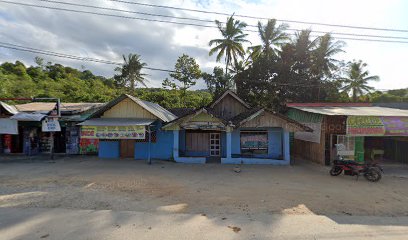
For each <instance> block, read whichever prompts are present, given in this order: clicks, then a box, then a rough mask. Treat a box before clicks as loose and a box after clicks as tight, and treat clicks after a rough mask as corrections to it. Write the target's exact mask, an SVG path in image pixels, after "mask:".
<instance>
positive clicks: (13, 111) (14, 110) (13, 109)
mask: <svg viewBox="0 0 408 240" xmlns="http://www.w3.org/2000/svg"><path fill="white" fill-rule="evenodd" d="M0 105H1V107H3V108H4V110H6V111H7V112H8V113H9V114H16V113H18V110H17V108H16V107H14V106H12V105H9V104H7V103H5V102H1V101H0Z"/></svg>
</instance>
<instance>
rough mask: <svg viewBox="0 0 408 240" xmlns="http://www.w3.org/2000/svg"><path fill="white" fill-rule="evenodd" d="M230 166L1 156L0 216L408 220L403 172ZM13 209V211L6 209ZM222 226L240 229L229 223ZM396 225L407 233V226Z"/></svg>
mask: <svg viewBox="0 0 408 240" xmlns="http://www.w3.org/2000/svg"><path fill="white" fill-rule="evenodd" d="M233 168H234V166H233V165H217V164H207V165H185V164H176V163H170V162H155V163H154V164H153V165H147V164H145V162H141V161H130V160H118V159H116V160H97V159H96V158H83V157H81V158H67V159H62V160H61V159H58V160H56V161H53V162H48V161H33V162H32V161H18V162H12V161H1V162H0V216H5V214H6V213H8V214H9V216H10V217H12V216H14V215H15V214H17V213H18V212H19V211H22V212H24V213H25V212H26V211H25V210H27V211H28V210H30V211H35V210H33V209H45V210H46V209H50V210H52V209H56V210H58V209H59V210H61V211H62V209H64V210H65V211H68V210H71V211H73V212H74V211H77V212H78V211H79V212H80V211H82V210H97V211H101V212H106V211H107V210H108V211H110V210H112V211H110V213H112V212H115V213H117V212H123V211H125V212H126V211H131V212H134V213H135V214H136V213H138V214H142V213H144V214H153V215H155V216H156V217H157V216H162V215H163V214H164V215H165V216H167V217H170V216H173V217H175V218H177V217H181V216H190V218H194V219H201V218H200V217H205V219H206V218H210V219H213V218H216V219H217V221H221V222H222V221H223V220H227V219H230V218H231V217H232V216H233V218H236V219H241V220H240V221H241V222H240V224H238V225H239V226H238V227H237V228H244V227H243V225H244V226H245V224H254V222H259V221H260V222H261V223H262V222H269V221H270V220H264V221H262V219H275V218H276V216H285V217H289V218H290V217H291V216H292V217H296V219H299V218H300V219H303V218H304V217H306V218H307V217H311V218H312V217H315V218H316V219H315V220H316V221H317V222H319V221H320V220H319V219H318V217H325V218H327V217H328V216H335V217H338V218H348V217H354V216H366V217H372V218H375V217H383V218H389V219H394V218H395V217H397V218H400V219H401V218H403V219H404V221H403V223H399V224H397V225H405V224H408V218H407V216H408V190H407V185H408V178H405V177H392V176H385V177H384V178H383V179H382V180H381V181H380V182H378V183H371V182H368V181H366V180H365V179H364V178H360V179H359V180H358V181H356V180H355V178H353V177H349V176H339V177H331V176H329V175H328V173H327V170H326V169H325V168H323V167H320V166H317V165H313V164H305V163H303V164H298V165H295V166H294V167H291V166H283V167H277V166H260V165H244V166H241V172H240V173H236V172H234V171H233ZM385 170H386V169H385ZM7 209H9V210H7ZM11 209H13V210H14V211H17V212H16V213H15V214H12V213H10V212H7V211H11ZM45 210H41V211H43V212H46V211H45ZM4 211H6V212H4ZM38 211H39V210H38ZM28 212H29V211H28ZM91 212H92V211H91ZM3 213H4V214H3ZM78 214H79V213H78ZM79 215H81V214H79ZM125 215H126V214H125ZM178 215H180V216H178ZM181 218H183V217H181ZM224 218H225V219H224ZM22 219H23V218H22ZM243 219H245V221H246V223H245V221H244V220H243ZM330 219H333V217H330ZM405 220H406V221H405ZM16 221H17V220H16ZM271 221H272V220H271ZM392 221H394V220H392ZM305 222H308V221H305ZM347 222H349V220H347ZM4 224H5V223H4V222H3V223H2V222H1V217H0V234H1V229H3V230H10V227H11V226H8V225H7V224H6V227H3V228H2V226H4ZM264 224H265V223H264ZM224 225H225V224H224ZM385 225H386V224H385ZM391 225H392V224H391ZM144 227H145V226H144ZM226 227H227V228H228V229H229V230H230V232H233V233H237V234H238V233H239V232H240V230H238V229H236V228H234V227H235V225H234V224H232V223H231V225H226ZM331 228H332V227H331ZM334 228H336V227H334ZM143 229H144V228H143ZM234 230H235V231H236V232H234ZM398 231H403V232H404V231H405V232H404V233H406V234H408V229H407V228H404V229H402V230H401V229H398ZM187 233H188V231H187ZM270 236H272V235H270ZM307 236H309V235H307ZM310 236H312V235H310ZM40 237H41V236H40ZM16 239H18V238H16ZM23 239H24V238H23ZM96 239H99V238H96ZM112 239H113V238H112ZM203 239H205V238H203ZM242 239H245V238H242ZM246 239H248V238H246ZM254 239H259V238H254ZM283 239H286V238H283Z"/></svg>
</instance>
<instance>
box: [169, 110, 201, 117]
mask: <svg viewBox="0 0 408 240" xmlns="http://www.w3.org/2000/svg"><path fill="white" fill-rule="evenodd" d="M169 111H170V112H171V113H173V114H174V115H176V116H177V117H178V118H179V117H183V116H185V115H188V114H191V113H193V112H194V111H196V109H195V108H170V109H169Z"/></svg>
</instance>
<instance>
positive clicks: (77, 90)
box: [0, 59, 212, 108]
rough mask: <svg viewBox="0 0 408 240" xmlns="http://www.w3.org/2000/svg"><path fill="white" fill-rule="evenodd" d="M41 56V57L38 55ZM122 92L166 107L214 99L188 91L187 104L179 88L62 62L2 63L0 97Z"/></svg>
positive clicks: (89, 96) (108, 96)
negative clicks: (135, 84)
mask: <svg viewBox="0 0 408 240" xmlns="http://www.w3.org/2000/svg"><path fill="white" fill-rule="evenodd" d="M37 60H38V59H37ZM122 93H130V94H132V95H134V96H137V97H139V98H141V99H144V100H147V101H152V102H156V103H159V104H160V105H162V106H163V107H166V108H177V107H182V106H187V107H193V108H196V107H200V106H203V105H206V104H208V103H209V102H211V100H212V98H211V94H210V93H208V92H206V91H187V92H186V96H185V103H186V104H185V105H183V104H182V102H181V100H180V95H181V93H180V90H165V89H151V88H136V89H134V90H133V91H132V90H130V89H129V88H124V87H123V86H121V85H120V84H119V83H118V81H116V80H115V79H114V78H105V77H102V76H95V75H94V74H93V73H92V72H91V71H89V70H82V71H81V70H78V69H74V68H71V67H66V66H62V65H60V64H51V63H48V64H46V65H43V64H41V63H40V64H39V65H38V66H30V67H26V66H25V65H24V64H23V63H21V62H19V61H17V62H15V63H9V62H6V63H3V64H1V65H0V98H30V97H57V98H61V100H62V101H64V102H107V101H109V100H112V99H113V98H115V97H117V96H119V95H120V94H122Z"/></svg>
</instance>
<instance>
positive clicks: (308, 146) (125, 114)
mask: <svg viewBox="0 0 408 240" xmlns="http://www.w3.org/2000/svg"><path fill="white" fill-rule="evenodd" d="M58 106H59V107H58ZM287 106H288V111H287V113H286V115H282V114H278V113H275V112H273V111H270V110H268V109H264V108H259V107H256V106H255V107H253V106H249V104H247V103H245V102H244V101H243V100H242V99H240V98H239V97H238V96H237V95H236V94H235V93H234V92H233V91H226V92H225V93H224V94H222V95H221V96H220V97H219V98H217V99H215V100H214V101H213V102H212V103H211V104H210V105H208V106H206V107H203V108H199V109H188V108H182V109H164V108H163V107H161V106H160V105H158V104H156V103H151V102H147V101H142V100H140V99H138V98H136V97H133V96H130V95H126V94H124V95H122V96H120V97H118V98H116V99H114V100H112V101H111V102H109V103H61V104H59V105H56V103H55V102H30V103H25V104H17V105H10V104H7V103H5V102H0V153H1V154H25V155H36V154H48V153H50V152H51V151H53V152H55V153H63V154H97V155H98V156H99V157H100V158H134V159H147V158H148V159H150V158H154V159H163V160H170V159H171V160H175V161H177V162H186V163H206V162H213V161H215V162H220V163H255V164H277V165H285V164H290V163H293V159H294V158H301V159H305V160H309V161H313V162H317V163H319V164H322V165H330V164H331V162H332V161H333V160H334V159H335V158H336V157H338V156H339V155H341V156H343V157H344V158H346V159H350V160H355V161H358V162H364V161H367V160H380V161H383V162H390V163H391V162H392V163H408V103H377V104H372V103H290V104H288V105H287ZM56 110H58V111H59V114H58V116H56V114H55V111H56Z"/></svg>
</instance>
